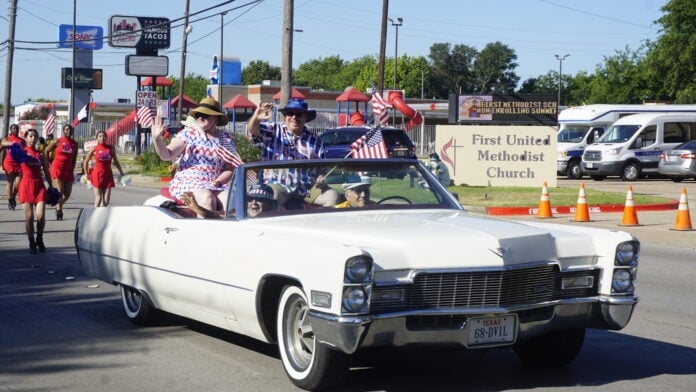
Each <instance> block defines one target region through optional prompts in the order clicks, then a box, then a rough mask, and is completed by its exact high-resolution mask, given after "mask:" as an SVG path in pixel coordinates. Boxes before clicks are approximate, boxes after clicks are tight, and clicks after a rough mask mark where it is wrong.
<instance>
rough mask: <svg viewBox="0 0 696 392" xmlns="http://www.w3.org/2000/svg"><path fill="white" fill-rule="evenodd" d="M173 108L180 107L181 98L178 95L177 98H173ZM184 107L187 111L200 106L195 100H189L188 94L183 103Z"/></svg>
mask: <svg viewBox="0 0 696 392" xmlns="http://www.w3.org/2000/svg"><path fill="white" fill-rule="evenodd" d="M172 106H176V107H178V106H179V96H178V95H177V96H176V97H174V98H172ZM182 106H183V107H185V108H186V109H193V108H195V107H196V106H198V104H197V103H196V101H194V100H193V99H191V98H189V97H188V96H187V95H186V94H184V102H183V105H182Z"/></svg>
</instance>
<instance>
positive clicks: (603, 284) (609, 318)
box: [75, 159, 640, 390]
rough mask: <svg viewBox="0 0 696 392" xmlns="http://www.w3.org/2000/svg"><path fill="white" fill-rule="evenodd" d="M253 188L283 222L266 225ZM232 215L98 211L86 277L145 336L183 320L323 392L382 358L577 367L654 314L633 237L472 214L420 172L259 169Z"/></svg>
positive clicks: (359, 166) (87, 229)
mask: <svg viewBox="0 0 696 392" xmlns="http://www.w3.org/2000/svg"><path fill="white" fill-rule="evenodd" d="M253 184H266V185H268V187H266V188H265V189H269V188H270V189H273V197H274V198H276V199H277V200H276V201H275V203H273V204H276V207H277V208H275V209H274V210H272V211H264V212H263V213H261V214H259V215H255V216H253V217H252V214H250V213H249V212H248V211H247V202H251V201H252V200H251V199H249V200H247V198H250V196H251V194H249V195H247V190H248V189H249V188H250V187H252V185H253ZM257 187H258V186H257ZM355 193H359V194H360V195H361V196H362V197H363V198H364V200H363V203H362V204H361V205H358V204H352V203H349V201H351V200H352V199H354V198H355V197H356V196H355ZM320 194H321V195H324V196H326V195H332V196H333V197H334V198H335V199H336V200H334V202H335V203H336V204H337V205H338V206H339V207H345V208H337V207H335V206H334V205H333V204H330V205H317V204H316V201H315V200H316V199H317V198H318V197H317V196H318V195H320ZM170 204H171V203H170ZM219 213H220V214H222V219H198V218H196V217H195V214H193V215H192V214H191V213H190V211H187V209H186V208H185V207H174V208H163V207H160V206H132V207H109V208H86V209H84V210H83V211H82V213H81V214H80V217H79V219H78V221H77V226H76V233H75V239H76V247H77V250H78V254H79V259H80V262H81V264H82V267H83V268H84V271H85V272H86V273H87V275H89V276H91V277H95V278H99V279H101V280H104V281H106V282H108V283H111V284H114V285H118V286H120V289H121V295H122V300H123V306H124V309H125V313H126V316H127V317H128V318H129V319H131V320H132V321H133V322H135V323H137V324H148V323H151V322H152V321H153V320H154V319H155V318H156V317H157V315H158V313H160V312H169V313H173V314H177V315H181V316H184V317H187V318H190V319H194V320H198V321H201V322H203V323H207V324H210V325H214V326H216V327H219V328H224V329H227V330H230V331H233V332H235V333H239V334H243V335H247V336H250V337H252V338H255V339H258V340H261V341H263V342H267V343H270V344H277V345H278V346H279V348H280V354H281V355H280V356H281V360H282V363H283V366H284V368H285V371H286V373H287V375H288V377H289V378H290V380H291V381H292V382H293V383H294V384H295V385H297V386H298V387H300V388H303V389H307V390H316V389H324V388H328V387H333V386H336V385H338V384H339V383H340V382H341V381H342V380H343V379H344V376H345V375H347V373H348V371H349V368H350V358H351V356H353V355H354V354H355V353H357V352H358V351H360V350H362V349H365V348H373V347H385V346H393V347H403V346H406V345H450V346H456V347H461V348H462V349H471V350H481V349H488V348H491V347H512V348H513V349H514V351H515V353H516V354H517V356H518V357H519V358H520V359H521V360H522V361H524V362H528V363H534V364H539V365H546V366H562V365H565V364H567V363H569V362H571V361H572V360H573V359H574V358H575V357H576V356H577V355H578V353H579V351H580V349H581V347H582V345H583V341H584V337H585V329H587V328H599V329H611V330H618V329H621V328H623V327H625V326H626V324H627V323H628V322H629V319H630V318H631V314H632V312H633V309H634V306H635V305H636V303H637V302H638V298H637V296H636V295H635V292H634V289H635V279H636V272H637V266H638V255H639V249H640V245H639V242H638V240H637V239H636V238H634V237H633V236H631V235H630V234H628V233H625V232H620V231H608V230H599V229H592V228H587V227H579V226H567V225H558V224H552V223H547V222H541V221H534V222H526V223H521V222H514V221H507V220H502V219H495V218H490V217H485V216H477V215H472V214H469V213H468V212H466V211H465V210H464V209H463V208H462V207H461V206H460V204H459V203H458V200H457V198H456V196H455V195H453V194H452V193H450V192H449V191H448V190H447V189H446V188H445V187H443V186H442V185H441V184H440V183H439V182H438V181H437V179H436V178H434V177H433V176H432V175H431V174H430V172H429V171H428V170H426V169H425V168H424V167H423V166H422V165H421V164H420V163H418V162H417V161H413V160H402V159H390V160H369V159H366V160H357V159H356V160H307V161H282V162H281V161H279V162H257V163H251V164H245V165H242V166H240V167H238V168H237V170H236V172H235V176H234V178H233V179H232V183H231V191H230V196H229V200H228V203H227V206H226V208H225V211H220V212H219Z"/></svg>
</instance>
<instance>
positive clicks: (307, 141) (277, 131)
mask: <svg viewBox="0 0 696 392" xmlns="http://www.w3.org/2000/svg"><path fill="white" fill-rule="evenodd" d="M259 128H260V131H261V142H262V145H261V147H260V148H261V160H263V161H284V160H293V159H317V158H322V157H323V156H322V155H323V154H322V148H321V147H322V146H321V142H320V141H319V139H318V138H317V137H316V135H314V134H313V133H311V132H310V131H309V130H308V129H307V128H306V127H305V129H303V130H302V134H301V135H300V136H297V135H295V134H293V133H292V132H290V131H289V130H288V128H287V126H286V125H285V124H282V123H272V122H263V123H261V124H260V126H259Z"/></svg>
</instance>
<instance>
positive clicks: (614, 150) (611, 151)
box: [607, 148, 621, 155]
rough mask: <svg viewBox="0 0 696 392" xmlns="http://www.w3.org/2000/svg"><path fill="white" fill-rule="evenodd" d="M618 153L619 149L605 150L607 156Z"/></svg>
mask: <svg viewBox="0 0 696 392" xmlns="http://www.w3.org/2000/svg"><path fill="white" fill-rule="evenodd" d="M620 153H621V149H620V148H612V149H611V150H607V155H619V154H620Z"/></svg>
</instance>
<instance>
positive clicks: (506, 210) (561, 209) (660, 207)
mask: <svg viewBox="0 0 696 392" xmlns="http://www.w3.org/2000/svg"><path fill="white" fill-rule="evenodd" d="M678 207H679V200H672V202H670V203H664V204H641V205H636V206H635V208H636V211H669V210H676V209H677V208H678ZM576 208H577V207H576V206H558V207H551V212H552V213H553V214H562V215H563V214H574V213H575V210H576ZM624 208H625V206H624V205H623V204H604V205H594V206H589V205H588V209H589V211H590V213H607V212H622V211H623V210H624ZM484 210H485V214H487V215H537V214H538V212H539V207H484Z"/></svg>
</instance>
